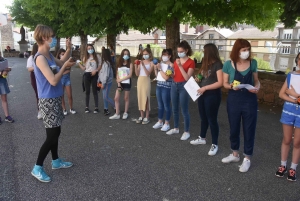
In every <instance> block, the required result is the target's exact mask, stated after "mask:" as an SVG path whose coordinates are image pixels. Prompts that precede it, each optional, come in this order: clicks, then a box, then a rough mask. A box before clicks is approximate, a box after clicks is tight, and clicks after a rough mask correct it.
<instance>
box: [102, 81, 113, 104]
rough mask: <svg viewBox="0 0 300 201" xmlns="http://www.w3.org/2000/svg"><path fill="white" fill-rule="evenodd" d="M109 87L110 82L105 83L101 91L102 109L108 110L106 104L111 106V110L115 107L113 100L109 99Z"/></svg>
mask: <svg viewBox="0 0 300 201" xmlns="http://www.w3.org/2000/svg"><path fill="white" fill-rule="evenodd" d="M111 85H112V82H111V83H106V84H105V85H104V88H103V89H102V94H103V102H104V109H108V103H109V104H111V106H112V107H113V108H114V107H115V102H114V100H113V99H111V98H110V97H109V91H110V87H111Z"/></svg>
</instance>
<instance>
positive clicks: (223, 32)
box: [195, 27, 234, 39]
mask: <svg viewBox="0 0 300 201" xmlns="http://www.w3.org/2000/svg"><path fill="white" fill-rule="evenodd" d="M207 31H216V32H218V33H219V34H220V35H222V36H223V37H225V38H228V37H229V36H231V35H232V34H234V32H233V31H231V30H230V29H219V28H216V27H212V28H209V29H207V30H205V31H204V32H202V33H201V34H200V35H198V36H197V37H196V38H195V39H197V38H199V36H202V35H203V34H205V33H206V32H207Z"/></svg>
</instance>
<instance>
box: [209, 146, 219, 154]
mask: <svg viewBox="0 0 300 201" xmlns="http://www.w3.org/2000/svg"><path fill="white" fill-rule="evenodd" d="M218 149H219V148H218V145H215V144H212V145H211V148H210V150H209V152H208V155H210V156H214V155H216V153H217V151H218Z"/></svg>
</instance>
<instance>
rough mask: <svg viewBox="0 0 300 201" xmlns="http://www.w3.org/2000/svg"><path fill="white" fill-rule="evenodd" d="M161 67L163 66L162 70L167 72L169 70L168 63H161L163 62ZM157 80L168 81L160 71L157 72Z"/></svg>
mask: <svg viewBox="0 0 300 201" xmlns="http://www.w3.org/2000/svg"><path fill="white" fill-rule="evenodd" d="M160 67H161V70H162V71H163V72H166V71H167V70H168V65H167V64H163V63H161V64H160ZM157 80H158V81H163V82H165V81H166V80H165V79H164V78H163V77H162V76H161V73H160V72H157Z"/></svg>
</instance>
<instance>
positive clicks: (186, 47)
mask: <svg viewBox="0 0 300 201" xmlns="http://www.w3.org/2000/svg"><path fill="white" fill-rule="evenodd" d="M177 47H180V48H182V49H184V50H187V53H186V56H188V57H189V56H192V55H193V50H192V48H191V46H190V44H189V43H188V42H187V41H185V40H183V41H181V42H180V43H179V44H178V45H177Z"/></svg>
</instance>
